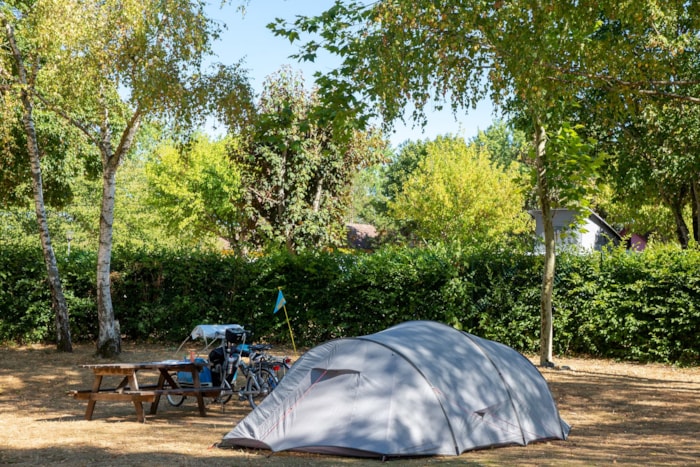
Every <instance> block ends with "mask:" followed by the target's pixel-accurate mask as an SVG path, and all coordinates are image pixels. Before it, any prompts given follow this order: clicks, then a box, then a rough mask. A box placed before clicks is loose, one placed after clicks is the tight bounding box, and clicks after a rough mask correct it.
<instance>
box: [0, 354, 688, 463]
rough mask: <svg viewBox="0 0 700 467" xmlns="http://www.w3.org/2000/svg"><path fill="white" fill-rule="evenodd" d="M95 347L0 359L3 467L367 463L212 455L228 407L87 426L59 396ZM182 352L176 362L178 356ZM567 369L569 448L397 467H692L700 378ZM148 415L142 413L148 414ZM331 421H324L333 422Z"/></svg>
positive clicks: (111, 417) (576, 365) (234, 406)
mask: <svg viewBox="0 0 700 467" xmlns="http://www.w3.org/2000/svg"><path fill="white" fill-rule="evenodd" d="M93 353H94V348H93V347H92V346H87V345H79V346H76V348H75V351H74V352H73V353H72V354H60V353H57V352H56V351H55V350H54V348H52V347H46V346H31V347H10V348H7V347H3V348H0V361H2V363H1V364H0V433H2V439H0V465H8V464H9V465H32V466H33V465H55V464H64V465H71V466H73V465H85V466H107V465H109V466H113V465H116V466H135V465H149V466H154V465H169V466H189V465H192V466H199V465H201V466H211V465H230V466H238V465H260V466H292V465H299V466H302V465H303V466H331V465H376V464H377V461H375V460H366V459H364V460H363V459H353V458H340V457H330V456H321V455H316V454H314V455H309V454H298V453H274V454H272V453H270V452H268V451H254V450H243V449H233V450H229V449H225V450H224V449H218V448H216V447H214V445H215V444H216V443H217V442H219V441H220V440H221V438H222V437H223V436H224V435H225V434H226V433H227V432H228V431H229V430H230V429H231V428H233V426H234V425H235V424H236V422H237V421H238V420H240V419H241V418H242V417H244V416H245V415H246V414H247V413H248V412H249V410H250V408H249V407H248V406H247V405H246V404H244V403H242V402H237V401H232V402H230V403H229V404H227V406H226V407H225V410H224V412H223V413H222V411H221V409H220V406H214V405H210V406H209V415H208V416H207V417H200V416H199V414H198V412H197V405H196V403H195V401H194V399H188V400H186V401H185V403H184V404H183V406H182V407H179V408H174V407H170V406H169V405H168V404H167V402H166V401H165V400H162V401H161V405H160V406H159V410H158V414H157V415H147V423H145V424H141V423H138V422H137V421H136V416H135V411H134V407H133V405H131V404H127V403H110V402H98V404H97V406H96V409H95V414H94V419H93V420H92V421H85V420H84V419H83V417H84V414H85V407H86V402H85V401H76V400H74V399H73V398H72V397H69V396H68V395H66V392H67V391H69V390H72V389H85V388H89V387H90V385H91V384H92V378H93V376H92V372H90V371H87V370H84V369H82V368H79V367H78V365H80V364H84V363H95V362H98V361H100V360H99V359H97V358H96V357H94V356H93ZM181 353H182V352H181ZM173 357H175V355H174V347H164V346H152V345H130V344H126V345H125V347H124V351H123V353H122V355H121V356H120V358H119V361H123V362H136V361H152V360H159V359H168V358H173ZM556 361H557V363H558V364H560V365H562V366H568V367H570V370H541V371H542V374H543V375H544V377H545V378H546V380H547V381H548V383H549V386H550V388H551V390H552V393H553V394H554V398H555V400H556V401H557V404H558V407H559V411H560V413H561V416H562V418H563V419H564V420H566V421H567V422H568V423H569V424H571V425H572V426H573V428H572V431H571V435H570V437H569V440H568V441H553V442H546V443H538V444H531V445H529V446H525V447H522V446H509V447H503V448H497V449H488V450H482V451H473V452H467V453H464V454H462V455H461V456H459V457H431V458H416V459H403V460H401V461H400V462H399V463H396V464H395V465H399V464H400V465H408V466H422V465H445V466H457V465H459V466H464V465H494V466H495V465H499V466H500V465H523V466H529V465H533V466H534V465H556V466H559V465H586V466H589V465H610V464H621V465H622V464H627V465H690V464H695V463H697V462H698V459H700V442H699V441H698V433H700V418H698V413H699V412H700V368H675V367H672V366H667V365H657V364H653V365H640V364H631V363H618V362H612V361H607V360H595V359H572V358H558V359H556ZM145 407H146V410H147V409H148V404H145ZM329 416H332V413H329Z"/></svg>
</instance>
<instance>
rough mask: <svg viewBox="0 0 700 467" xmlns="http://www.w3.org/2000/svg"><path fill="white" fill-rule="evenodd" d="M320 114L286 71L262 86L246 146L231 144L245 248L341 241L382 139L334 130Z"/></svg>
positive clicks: (245, 134)
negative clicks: (359, 177)
mask: <svg viewBox="0 0 700 467" xmlns="http://www.w3.org/2000/svg"><path fill="white" fill-rule="evenodd" d="M318 109H319V101H318V96H317V95H316V93H315V92H313V91H307V90H306V89H305V88H304V83H303V80H302V77H301V75H299V74H295V73H293V72H291V71H290V70H289V69H282V70H281V71H279V72H278V73H277V74H275V75H273V76H271V77H270V78H269V79H268V80H267V82H266V83H265V90H264V92H263V94H262V97H261V99H260V103H259V104H258V107H257V109H256V114H255V117H254V119H253V121H252V123H251V124H250V125H249V126H248V127H247V131H245V132H243V134H242V139H241V144H239V145H234V146H231V157H232V159H233V161H234V163H235V164H236V166H237V167H238V168H239V170H240V173H241V183H242V185H243V186H244V187H245V190H246V192H245V195H244V199H242V200H241V202H240V203H239V204H238V208H239V209H240V211H241V212H242V213H244V215H243V216H242V222H241V223H240V225H239V231H238V235H239V239H238V241H239V242H241V244H242V245H248V246H250V247H252V249H258V248H263V247H273V248H275V247H279V246H283V247H285V248H287V249H289V250H293V251H295V250H302V249H305V248H310V247H322V246H328V245H336V246H337V245H339V244H340V243H341V242H342V241H343V239H344V237H345V227H344V223H343V221H344V219H345V214H346V211H347V209H348V207H349V204H350V199H349V193H350V188H351V182H352V179H353V177H354V175H355V173H356V171H357V170H358V169H361V168H363V167H366V166H369V165H372V164H374V163H376V162H378V161H380V160H381V159H382V157H383V148H384V145H385V142H384V140H383V139H382V137H381V135H380V134H378V133H377V132H375V131H368V132H359V131H354V130H353V131H350V132H349V133H348V132H345V130H344V129H341V128H337V127H334V126H333V124H332V123H329V122H327V121H325V120H320V119H319V118H318V115H317V111H318ZM243 219H245V222H243Z"/></svg>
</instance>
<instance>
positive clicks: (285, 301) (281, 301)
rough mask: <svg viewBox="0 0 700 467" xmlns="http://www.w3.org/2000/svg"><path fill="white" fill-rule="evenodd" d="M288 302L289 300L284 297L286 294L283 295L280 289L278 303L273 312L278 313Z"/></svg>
mask: <svg viewBox="0 0 700 467" xmlns="http://www.w3.org/2000/svg"><path fill="white" fill-rule="evenodd" d="M286 303H287V300H285V299H284V295H282V291H281V290H280V291H279V293H278V294H277V303H275V311H273V312H272V313H277V312H278V311H280V308H282V307H283V306H284V305H285V304H286Z"/></svg>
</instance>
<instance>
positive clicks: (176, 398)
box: [164, 373, 185, 407]
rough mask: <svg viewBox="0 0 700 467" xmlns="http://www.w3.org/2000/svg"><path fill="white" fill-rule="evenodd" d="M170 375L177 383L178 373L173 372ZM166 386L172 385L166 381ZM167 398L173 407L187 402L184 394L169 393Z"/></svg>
mask: <svg viewBox="0 0 700 467" xmlns="http://www.w3.org/2000/svg"><path fill="white" fill-rule="evenodd" d="M170 377H171V378H172V379H173V381H175V382H176V383H177V373H172V374H171V375H170ZM164 386H170V384H169V383H168V382H167V381H166V382H165V384H164ZM165 398H166V399H167V400H168V404H170V405H172V406H173V407H180V406H181V405H182V403H183V402H185V396H183V395H178V394H168V395H167V396H165Z"/></svg>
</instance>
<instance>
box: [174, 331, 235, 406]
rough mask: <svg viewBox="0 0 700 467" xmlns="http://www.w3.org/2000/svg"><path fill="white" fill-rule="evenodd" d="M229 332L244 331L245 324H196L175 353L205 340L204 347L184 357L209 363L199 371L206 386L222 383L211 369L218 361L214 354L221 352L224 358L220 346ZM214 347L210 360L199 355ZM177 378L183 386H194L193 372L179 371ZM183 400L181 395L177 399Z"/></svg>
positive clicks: (209, 356) (209, 355)
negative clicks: (213, 358) (192, 342)
mask: <svg viewBox="0 0 700 467" xmlns="http://www.w3.org/2000/svg"><path fill="white" fill-rule="evenodd" d="M229 332H244V329H243V326H241V325H240V324H199V325H197V326H195V328H194V329H193V330H192V332H191V333H190V334H189V335H188V336H187V337H186V338H185V340H184V341H182V344H180V346H179V347H178V348H177V350H176V351H175V354H176V355H179V354H180V351H181V350H182V348H183V347H184V346H185V345H186V344H187V343H189V342H191V341H196V340H198V339H201V340H203V341H204V347H203V348H202V349H200V350H198V351H197V352H193V351H190V356H189V357H183V359H185V360H186V359H187V358H189V359H190V360H195V361H197V362H200V363H209V365H208V366H205V367H203V368H202V371H201V372H200V373H199V380H200V383H201V385H202V386H204V387H208V386H214V387H216V386H219V385H220V384H221V379H220V378H219V375H218V374H217V373H212V371H211V369H212V368H213V367H214V365H215V364H216V363H217V362H215V361H213V360H212V354H215V353H217V352H219V353H221V358H222V359H223V350H222V349H221V348H220V346H221V342H223V341H224V339H226V334H227V333H229ZM212 347H214V350H212V351H211V352H210V353H209V354H208V359H209V360H207V359H205V358H202V357H197V355H198V354H205V355H206V352H207V351H208V350H209V349H210V348H212ZM246 347H247V346H246ZM245 350H246V351H247V350H248V349H247V348H246V349H245ZM218 363H221V362H218ZM176 378H177V382H178V384H179V385H180V386H182V387H185V388H186V387H192V385H193V384H194V383H193V381H192V374H190V373H188V372H183V371H179V372H178V373H177V376H176ZM181 400H182V398H181V397H180V398H178V399H177V402H180V403H182V402H181ZM175 405H179V404H175Z"/></svg>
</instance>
